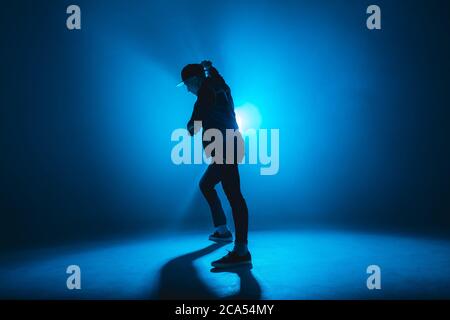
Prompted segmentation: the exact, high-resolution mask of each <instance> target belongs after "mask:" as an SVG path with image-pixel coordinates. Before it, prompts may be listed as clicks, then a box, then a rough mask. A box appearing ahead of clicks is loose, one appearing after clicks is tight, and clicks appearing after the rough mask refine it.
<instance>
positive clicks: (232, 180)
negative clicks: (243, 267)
mask: <svg viewBox="0 0 450 320" xmlns="http://www.w3.org/2000/svg"><path fill="white" fill-rule="evenodd" d="M222 169H223V178H222V186H223V190H224V191H225V194H226V196H227V198H228V201H229V202H230V206H231V210H232V212H233V220H234V225H235V229H236V240H235V250H236V251H237V252H238V253H239V254H240V255H244V254H246V253H247V243H248V239H247V234H248V208H247V203H246V202H245V199H244V197H243V195H242V192H241V183H240V177H239V169H238V165H237V164H228V165H222Z"/></svg>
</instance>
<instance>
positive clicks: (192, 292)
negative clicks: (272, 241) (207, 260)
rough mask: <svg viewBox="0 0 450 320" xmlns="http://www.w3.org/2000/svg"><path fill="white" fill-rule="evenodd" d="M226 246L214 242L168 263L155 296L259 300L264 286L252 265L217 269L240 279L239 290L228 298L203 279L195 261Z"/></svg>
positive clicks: (214, 271)
mask: <svg viewBox="0 0 450 320" xmlns="http://www.w3.org/2000/svg"><path fill="white" fill-rule="evenodd" d="M222 246H224V244H217V243H216V244H212V245H209V246H207V247H205V248H203V249H200V250H197V251H193V252H190V253H187V254H184V255H181V256H179V257H176V258H174V259H172V260H170V261H169V262H167V263H166V264H165V265H164V266H163V267H162V268H161V271H160V277H159V283H158V287H157V289H156V291H155V292H154V294H153V295H152V297H151V298H152V299H260V298H261V287H260V285H259V283H258V281H257V280H256V279H255V277H254V276H253V274H252V272H251V269H252V267H251V266H247V267H239V268H234V269H227V270H222V269H220V270H219V269H216V268H213V269H211V270H210V271H211V272H213V273H223V272H230V273H235V274H236V275H237V276H238V277H239V279H240V289H239V292H237V293H236V294H234V295H232V296H228V297H219V296H218V295H217V294H216V293H214V292H213V291H212V290H211V289H210V288H209V287H208V285H207V284H206V283H204V281H203V280H202V279H201V278H200V276H199V274H198V271H197V269H196V268H195V267H194V263H193V262H194V261H195V260H196V259H199V258H201V257H203V256H205V255H207V254H210V253H211V252H213V251H215V250H217V249H219V248H220V247H222Z"/></svg>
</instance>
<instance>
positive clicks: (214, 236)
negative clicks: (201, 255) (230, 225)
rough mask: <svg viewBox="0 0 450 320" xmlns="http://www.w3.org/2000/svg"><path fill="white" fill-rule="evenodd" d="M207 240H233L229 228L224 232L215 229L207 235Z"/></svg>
mask: <svg viewBox="0 0 450 320" xmlns="http://www.w3.org/2000/svg"><path fill="white" fill-rule="evenodd" d="M209 240H211V241H215V242H233V235H232V234H231V232H230V231H229V230H227V231H226V232H224V233H220V232H218V231H216V232H214V233H213V234H211V235H210V236H209Z"/></svg>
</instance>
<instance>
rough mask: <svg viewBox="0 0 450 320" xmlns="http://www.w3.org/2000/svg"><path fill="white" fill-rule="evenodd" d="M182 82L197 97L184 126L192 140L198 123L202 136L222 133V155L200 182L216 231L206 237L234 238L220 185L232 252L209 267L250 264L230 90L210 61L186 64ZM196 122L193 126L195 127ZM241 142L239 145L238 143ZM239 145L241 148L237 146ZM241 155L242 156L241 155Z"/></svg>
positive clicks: (222, 240) (213, 157)
mask: <svg viewBox="0 0 450 320" xmlns="http://www.w3.org/2000/svg"><path fill="white" fill-rule="evenodd" d="M181 78H182V82H181V83H180V84H179V86H180V85H183V84H184V85H186V87H187V90H188V91H189V92H191V93H192V94H194V95H196V96H197V101H196V102H195V104H194V110H193V112H192V116H191V118H190V120H189V122H188V124H187V129H188V131H189V133H190V135H191V136H193V135H194V134H196V133H197V132H198V131H199V129H200V128H199V127H198V126H197V125H194V124H196V123H197V121H201V126H202V128H203V134H205V132H207V131H208V129H215V130H219V131H220V132H221V133H222V137H223V139H222V141H223V148H222V151H223V152H222V153H220V152H219V153H216V152H215V151H213V152H212V153H211V157H212V162H211V164H210V165H209V166H208V168H207V169H206V172H205V173H204V175H203V177H202V178H201V180H200V190H201V192H202V193H203V195H204V197H205V198H206V201H207V202H208V204H209V207H210V210H211V214H212V218H213V223H214V227H215V228H216V230H215V231H214V233H213V234H211V235H210V236H209V239H210V240H212V241H215V242H232V241H233V236H232V234H231V232H230V231H229V230H228V228H227V221H226V217H225V213H224V211H223V208H222V205H221V203H220V199H219V197H218V195H217V192H216V190H215V186H216V185H217V184H218V183H219V182H220V183H221V184H222V187H223V190H224V192H225V195H226V196H227V199H228V201H229V202H230V206H231V209H232V213H233V220H234V225H235V231H236V239H235V243H234V248H233V250H232V251H230V252H229V253H228V254H227V255H226V256H224V257H223V258H221V259H219V260H217V261H213V262H212V263H211V265H212V266H213V267H216V268H227V267H234V266H237V265H244V264H251V255H250V252H249V251H248V248H247V243H248V240H247V234H248V209H247V204H246V202H245V199H244V197H243V196H242V193H241V187H240V177H239V170H238V163H239V161H240V159H239V158H240V156H239V155H240V154H241V155H243V151H242V150H241V149H242V148H243V139H242V136H240V133H239V131H238V129H239V127H238V124H237V122H236V115H235V113H234V103H233V98H232V96H231V90H230V88H229V87H228V85H227V84H226V83H225V80H224V79H223V78H222V76H221V75H220V74H219V72H218V71H217V69H216V68H214V67H213V66H212V63H211V62H210V61H203V62H202V63H201V64H188V65H186V66H185V67H184V68H183V70H182V71H181ZM194 122H195V123H194ZM227 129H232V130H234V132H235V133H237V135H236V136H235V137H234V138H233V139H234V140H233V143H232V146H233V151H232V152H231V154H233V158H231V161H230V159H226V157H227V154H228V153H229V152H230V151H231V150H230V149H227V145H228V144H227V141H226V140H227V139H226V136H227V135H226V130H227ZM205 140H207V139H202V141H203V147H204V148H205V151H206V148H207V146H208V145H209V144H210V143H213V141H214V140H212V141H205ZM239 140H240V141H239ZM239 142H241V144H240V145H239ZM240 152H241V153H240Z"/></svg>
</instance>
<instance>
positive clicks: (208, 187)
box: [199, 163, 227, 228]
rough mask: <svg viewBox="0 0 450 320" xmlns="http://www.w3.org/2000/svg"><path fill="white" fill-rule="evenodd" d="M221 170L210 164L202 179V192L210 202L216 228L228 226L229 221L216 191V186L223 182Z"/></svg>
mask: <svg viewBox="0 0 450 320" xmlns="http://www.w3.org/2000/svg"><path fill="white" fill-rule="evenodd" d="M221 178H222V177H221V170H220V168H219V167H218V165H216V164H214V163H213V164H210V165H209V166H208V168H207V169H206V171H205V173H204V174H203V177H202V178H201V179H200V183H199V186H200V190H201V192H202V194H203V196H204V197H205V199H206V201H207V202H208V205H209V208H210V210H211V214H212V218H213V223H214V227H216V228H218V227H221V226H226V224H227V219H226V216H225V212H224V211H223V208H222V204H221V203H220V199H219V196H218V195H217V192H216V190H215V186H216V184H218V183H219V182H220V181H221Z"/></svg>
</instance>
